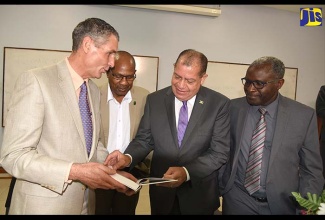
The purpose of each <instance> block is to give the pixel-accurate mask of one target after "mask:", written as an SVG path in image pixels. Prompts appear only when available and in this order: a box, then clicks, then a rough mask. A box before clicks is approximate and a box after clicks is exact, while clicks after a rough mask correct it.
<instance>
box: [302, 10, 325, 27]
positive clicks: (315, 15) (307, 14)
mask: <svg viewBox="0 0 325 220" xmlns="http://www.w3.org/2000/svg"><path fill="white" fill-rule="evenodd" d="M322 16H323V14H322V8H300V26H305V27H313V26H322V22H323V18H322Z"/></svg>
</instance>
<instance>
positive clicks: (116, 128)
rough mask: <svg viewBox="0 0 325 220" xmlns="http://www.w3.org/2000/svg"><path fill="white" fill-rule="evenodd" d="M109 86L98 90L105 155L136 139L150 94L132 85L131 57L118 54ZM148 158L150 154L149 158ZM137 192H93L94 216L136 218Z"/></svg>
mask: <svg viewBox="0 0 325 220" xmlns="http://www.w3.org/2000/svg"><path fill="white" fill-rule="evenodd" d="M107 78H108V83H107V84H105V85H104V86H102V87H101V88H100V90H101V106H100V111H101V116H102V127H101V134H100V137H101V141H102V142H103V144H104V146H106V148H107V150H108V152H112V151H114V150H119V151H121V152H122V153H123V152H124V150H125V149H126V147H127V146H128V144H129V143H130V141H131V140H132V139H133V138H134V137H135V134H136V132H137V130H138V127H139V123H140V119H141V117H142V115H143V111H144V104H145V101H146V97H147V95H148V94H149V91H148V90H146V89H144V88H141V87H138V86H133V82H134V80H135V79H136V63H135V60H134V57H133V56H132V55H131V54H130V53H128V52H126V51H118V52H117V54H116V56H115V66H114V67H113V68H110V69H109V70H108V71H107ZM149 156H150V155H149ZM149 165H150V159H149V158H147V159H146V160H145V161H144V162H141V163H140V164H139V165H138V166H137V168H136V169H133V170H132V172H131V173H132V174H133V175H134V176H135V177H137V178H142V177H145V175H147V174H148V173H149ZM138 200H139V193H136V194H134V195H131V196H127V195H126V194H124V193H120V192H118V191H116V190H104V189H96V212H95V213H96V215H135V210H136V206H137V204H138Z"/></svg>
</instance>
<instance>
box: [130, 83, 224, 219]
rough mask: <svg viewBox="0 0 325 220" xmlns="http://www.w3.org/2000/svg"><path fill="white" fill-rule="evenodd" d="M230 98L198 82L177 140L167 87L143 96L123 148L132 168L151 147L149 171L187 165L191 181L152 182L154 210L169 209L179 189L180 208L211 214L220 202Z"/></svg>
mask: <svg viewBox="0 0 325 220" xmlns="http://www.w3.org/2000/svg"><path fill="white" fill-rule="evenodd" d="M228 107H229V99H228V98H227V97H226V96H224V95H222V94H220V93H218V92H216V91H213V90H211V89H208V88H206V87H201V88H200V90H199V92H198V94H197V96H196V100H195V104H194V107H193V111H192V114H191V117H190V119H189V123H188V126H187V129H186V132H185V135H184V139H183V141H182V145H181V146H180V147H179V146H178V141H177V129H176V121H175V96H174V94H173V92H172V89H171V87H167V88H164V89H162V90H160V91H157V92H154V93H151V94H149V95H148V97H147V101H146V105H145V110H144V115H143V117H142V119H141V122H140V126H139V129H138V132H137V135H136V137H135V139H134V140H133V141H132V142H131V143H130V144H129V146H128V148H127V149H126V151H125V153H126V154H130V155H131V156H132V164H131V167H130V168H132V167H133V166H134V165H135V164H137V163H138V162H139V161H141V160H142V159H143V158H144V157H145V156H146V155H147V154H148V153H149V152H150V151H151V150H154V151H153V157H152V163H151V176H154V177H162V176H163V174H164V173H165V172H166V171H167V169H168V168H169V167H172V166H178V167H182V166H184V167H186V169H187V170H188V172H189V175H190V181H187V182H185V183H183V184H182V185H181V186H180V187H178V188H166V187H159V186H155V185H151V186H150V191H149V192H150V204H151V213H152V214H168V213H169V212H170V211H171V208H172V205H173V202H174V199H175V197H176V195H177V197H178V199H179V205H180V209H181V213H182V214H213V212H214V211H215V210H216V209H217V208H218V207H219V206H220V204H219V190H218V177H217V176H218V169H219V168H220V167H221V166H222V165H223V164H224V163H225V162H226V161H227V159H228V154H229V145H230V137H229V126H230V124H229V110H228Z"/></svg>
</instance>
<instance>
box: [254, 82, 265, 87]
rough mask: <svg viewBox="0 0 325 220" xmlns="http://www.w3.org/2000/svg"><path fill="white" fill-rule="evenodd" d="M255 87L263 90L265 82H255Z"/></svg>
mask: <svg viewBox="0 0 325 220" xmlns="http://www.w3.org/2000/svg"><path fill="white" fill-rule="evenodd" d="M254 83H255V87H258V88H262V87H263V86H264V84H265V83H264V82H261V81H255V82H254Z"/></svg>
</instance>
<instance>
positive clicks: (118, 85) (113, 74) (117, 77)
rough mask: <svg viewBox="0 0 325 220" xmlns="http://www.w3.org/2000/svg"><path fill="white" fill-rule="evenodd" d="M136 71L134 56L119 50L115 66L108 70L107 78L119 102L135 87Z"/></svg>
mask: <svg viewBox="0 0 325 220" xmlns="http://www.w3.org/2000/svg"><path fill="white" fill-rule="evenodd" d="M135 73H136V69H135V60H134V58H133V56H132V55H131V54H129V53H128V52H125V51H119V52H117V54H116V59H115V66H114V68H111V69H110V70H109V71H108V72H107V78H108V82H109V86H110V88H111V91H112V93H113V96H114V98H115V99H116V100H117V101H118V102H120V103H121V102H122V100H123V98H124V96H125V95H126V94H127V93H128V91H129V90H130V89H131V88H132V87H133V81H134V79H135V78H134V77H135Z"/></svg>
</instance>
